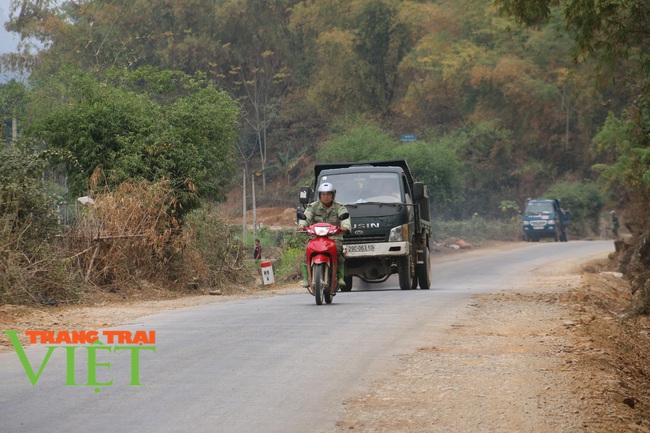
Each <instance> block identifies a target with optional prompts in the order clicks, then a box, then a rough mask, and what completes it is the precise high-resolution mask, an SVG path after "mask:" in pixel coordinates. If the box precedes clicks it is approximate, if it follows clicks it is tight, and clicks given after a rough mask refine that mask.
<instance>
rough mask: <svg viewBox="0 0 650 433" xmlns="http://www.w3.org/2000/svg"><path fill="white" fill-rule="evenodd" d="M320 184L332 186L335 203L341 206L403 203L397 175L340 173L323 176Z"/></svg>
mask: <svg viewBox="0 0 650 433" xmlns="http://www.w3.org/2000/svg"><path fill="white" fill-rule="evenodd" d="M320 182H321V183H325V182H329V183H331V184H333V185H334V188H335V189H336V201H338V202H339V203H343V204H352V203H369V202H375V203H403V202H404V200H403V198H402V197H403V195H402V188H401V184H400V181H399V176H398V175H397V173H341V174H335V175H326V176H323V177H322V178H321V180H320ZM317 191H318V189H317Z"/></svg>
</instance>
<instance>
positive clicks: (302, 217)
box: [296, 211, 307, 221]
mask: <svg viewBox="0 0 650 433" xmlns="http://www.w3.org/2000/svg"><path fill="white" fill-rule="evenodd" d="M296 217H297V218H298V219H299V220H303V221H306V220H307V215H305V214H304V213H302V212H300V211H298V212H296Z"/></svg>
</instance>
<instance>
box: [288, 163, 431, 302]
mask: <svg viewBox="0 0 650 433" xmlns="http://www.w3.org/2000/svg"><path fill="white" fill-rule="evenodd" d="M324 182H329V183H332V184H333V185H334V187H335V188H336V201H338V202H340V203H343V204H345V205H346V207H347V209H348V212H349V214H350V223H351V226H352V227H351V230H350V233H348V234H345V235H344V237H343V251H344V255H345V270H344V271H345V283H346V284H345V287H344V288H342V290H343V291H350V290H352V277H353V276H356V277H357V278H360V279H361V280H363V281H365V282H368V283H380V282H383V281H386V279H388V277H389V276H390V275H392V274H398V275H399V285H400V288H401V289H402V290H410V289H416V288H417V287H418V285H419V286H420V288H421V289H429V287H430V285H431V267H430V266H431V265H430V262H429V248H430V242H431V218H430V214H429V212H430V210H429V191H428V188H427V186H426V185H425V184H424V183H422V182H416V181H415V180H414V178H413V174H412V173H411V171H410V170H409V167H408V165H407V164H406V161H405V160H402V159H400V160H386V161H371V162H354V163H327V164H325V163H324V164H316V165H315V166H314V183H313V184H312V186H309V187H303V188H301V190H300V197H299V199H300V203H301V204H303V205H307V203H310V202H312V201H315V200H317V199H318V196H317V194H316V193H315V191H318V185H320V184H321V183H324Z"/></svg>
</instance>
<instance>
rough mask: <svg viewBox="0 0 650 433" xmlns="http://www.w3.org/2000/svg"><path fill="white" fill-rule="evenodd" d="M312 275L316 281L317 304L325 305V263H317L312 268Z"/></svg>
mask: <svg viewBox="0 0 650 433" xmlns="http://www.w3.org/2000/svg"><path fill="white" fill-rule="evenodd" d="M311 275H312V279H313V281H314V296H315V297H316V305H323V290H324V289H325V281H324V279H325V264H324V263H318V264H315V265H314V267H313V268H312V273H311Z"/></svg>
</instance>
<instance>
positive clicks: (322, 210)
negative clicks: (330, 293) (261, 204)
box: [298, 182, 350, 287]
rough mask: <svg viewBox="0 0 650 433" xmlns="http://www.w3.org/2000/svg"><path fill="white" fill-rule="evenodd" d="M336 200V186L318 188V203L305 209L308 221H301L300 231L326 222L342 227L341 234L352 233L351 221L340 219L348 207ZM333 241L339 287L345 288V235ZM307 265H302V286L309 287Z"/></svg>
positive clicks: (333, 238) (329, 184)
mask: <svg viewBox="0 0 650 433" xmlns="http://www.w3.org/2000/svg"><path fill="white" fill-rule="evenodd" d="M335 198H336V189H335V188H334V185H332V184H331V183H329V182H325V183H321V184H320V186H319V187H318V201H315V202H312V203H310V204H309V205H307V208H306V209H305V216H306V217H307V219H306V220H300V221H299V222H298V230H301V231H304V230H305V228H306V227H307V226H310V225H312V224H314V223H320V222H325V223H329V224H332V225H334V226H337V227H341V232H349V231H350V220H349V219H344V220H340V219H339V217H340V216H341V215H343V214H344V213H347V212H348V210H347V209H346V207H345V206H344V205H343V204H341V203H339V202H337V201H335ZM331 239H332V240H333V241H335V242H336V251H337V253H338V254H337V255H338V266H337V272H336V275H337V278H338V285H339V286H344V285H345V279H344V278H343V275H344V271H343V265H344V262H345V258H344V257H343V235H342V234H338V235H334V236H332V237H331ZM307 279H308V278H307V264H305V263H303V264H302V286H303V287H308V286H309V282H308V281H307Z"/></svg>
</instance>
